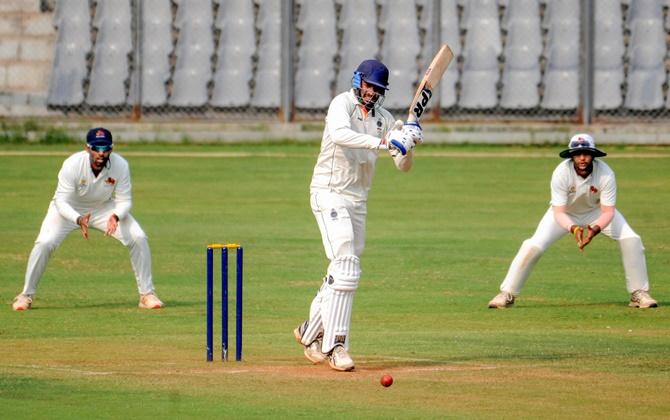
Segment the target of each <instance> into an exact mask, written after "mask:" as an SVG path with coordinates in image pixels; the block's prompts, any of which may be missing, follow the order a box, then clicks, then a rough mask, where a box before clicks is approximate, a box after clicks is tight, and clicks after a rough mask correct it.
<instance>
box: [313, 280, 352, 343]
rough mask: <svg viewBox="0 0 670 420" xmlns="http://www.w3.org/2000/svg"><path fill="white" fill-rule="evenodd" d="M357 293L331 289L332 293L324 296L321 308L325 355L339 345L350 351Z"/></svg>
mask: <svg viewBox="0 0 670 420" xmlns="http://www.w3.org/2000/svg"><path fill="white" fill-rule="evenodd" d="M355 293H356V291H354V290H334V289H330V293H328V294H327V295H326V296H324V299H323V300H322V306H321V319H322V321H323V344H322V345H321V351H322V352H323V353H329V352H330V351H331V350H332V349H333V347H335V344H338V343H339V344H342V345H343V346H344V348H345V349H349V324H351V308H352V307H353V304H354V294H355Z"/></svg>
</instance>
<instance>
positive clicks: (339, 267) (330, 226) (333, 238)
mask: <svg viewBox="0 0 670 420" xmlns="http://www.w3.org/2000/svg"><path fill="white" fill-rule="evenodd" d="M310 205H311V207H312V212H313V213H314V217H315V218H316V222H317V224H318V226H319V230H320V232H321V239H322V242H323V247H324V250H325V252H326V257H327V258H328V259H329V260H330V264H329V266H328V272H327V274H326V277H325V279H324V282H323V284H322V285H321V287H320V288H319V291H318V293H317V294H316V296H315V297H314V299H313V300H312V304H311V306H310V316H309V326H308V329H307V330H306V332H305V334H304V335H303V344H305V345H309V344H310V343H311V342H312V341H314V340H315V339H316V337H317V336H318V334H320V333H323V341H322V351H323V352H324V353H328V352H330V350H332V348H333V347H334V346H335V345H336V344H342V345H344V347H345V348H346V349H348V348H349V330H350V324H351V312H352V307H353V298H354V295H355V293H356V288H357V287H358V282H359V279H360V265H359V257H360V255H361V254H362V253H363V248H365V221H366V217H367V205H366V203H365V202H362V203H361V202H357V203H354V202H353V201H351V200H348V199H347V198H345V197H343V196H341V195H339V194H335V193H332V192H318V193H312V194H311V196H310Z"/></svg>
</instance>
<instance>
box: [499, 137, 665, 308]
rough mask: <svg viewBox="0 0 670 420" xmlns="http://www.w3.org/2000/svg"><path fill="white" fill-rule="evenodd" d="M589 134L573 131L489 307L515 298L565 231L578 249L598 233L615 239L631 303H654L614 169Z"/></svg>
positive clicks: (639, 243)
mask: <svg viewBox="0 0 670 420" xmlns="http://www.w3.org/2000/svg"><path fill="white" fill-rule="evenodd" d="M603 156H606V153H604V152H602V151H600V150H598V149H597V148H596V146H595V142H594V140H593V137H591V136H590V135H588V134H577V135H575V136H573V137H572V138H571V139H570V143H569V145H568V149H566V150H564V151H562V152H561V153H560V157H562V158H565V159H566V160H564V161H563V162H561V163H560V164H559V165H558V166H557V167H556V169H555V170H554V173H553V175H552V177H551V207H550V208H549V210H547V212H546V213H545V215H544V217H543V218H542V220H541V221H540V224H539V225H538V227H537V230H536V231H535V234H534V235H533V236H532V237H531V238H529V239H526V240H525V241H524V242H523V244H522V245H521V249H519V252H518V253H517V255H516V257H515V258H514V260H513V261H512V264H511V266H510V267H509V271H508V272H507V276H506V277H505V279H504V280H503V282H502V284H501V285H500V293H499V294H498V295H497V296H495V297H494V298H493V299H492V300H491V301H490V302H489V308H505V307H509V306H512V305H513V304H514V299H515V297H516V296H518V295H519V293H521V288H522V287H523V285H524V283H525V282H526V279H527V278H528V276H529V275H530V272H531V270H532V269H533V266H534V265H535V263H537V261H538V260H539V259H540V256H541V255H542V253H543V252H544V251H546V250H547V248H549V246H551V244H553V243H554V242H555V241H556V240H558V239H559V238H561V237H563V236H564V235H566V234H568V233H570V234H572V235H573V236H574V238H575V240H576V242H577V246H578V247H579V250H580V251H583V250H584V247H586V246H587V245H588V244H589V243H591V241H592V240H593V238H595V237H596V236H597V235H598V234H599V233H601V232H602V233H603V234H605V235H606V236H609V237H610V238H612V239H614V240H616V241H618V242H619V247H620V249H621V258H622V260H623V267H624V272H625V275H626V288H627V289H628V292H629V293H630V294H631V298H630V306H632V307H637V308H655V307H657V306H658V304H657V303H656V301H655V300H654V299H653V298H652V297H651V296H650V295H649V280H648V277H647V265H646V261H645V257H644V247H643V246H642V240H641V239H640V237H639V236H638V235H637V234H636V233H635V232H634V231H633V229H631V227H630V226H629V225H628V222H626V219H624V217H623V215H622V214H621V213H620V212H619V211H618V210H617V209H616V207H615V204H616V180H615V177H614V172H613V171H612V169H610V167H609V166H607V164H605V163H604V162H603V161H601V160H599V159H596V158H598V157H603Z"/></svg>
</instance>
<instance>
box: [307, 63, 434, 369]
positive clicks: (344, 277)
mask: <svg viewBox="0 0 670 420" xmlns="http://www.w3.org/2000/svg"><path fill="white" fill-rule="evenodd" d="M388 78H389V70H388V69H387V68H386V66H385V65H384V64H383V63H381V62H380V61H377V60H365V61H363V62H362V63H361V64H360V65H359V66H358V68H357V69H356V71H355V72H354V75H353V78H352V88H351V89H350V90H348V91H346V92H343V93H341V94H339V95H338V96H336V97H335V98H334V99H333V100H332V102H331V103H330V106H329V108H328V113H327V116H326V125H325V129H324V131H323V139H322V142H321V151H320V153H319V157H318V159H317V162H316V165H315V166H314V173H313V176H312V182H311V185H310V204H311V207H312V212H313V213H314V217H315V218H316V222H317V224H318V226H319V230H320V231H321V239H322V241H323V246H324V249H325V253H326V257H327V258H328V260H329V261H330V263H329V264H328V268H327V270H326V276H325V277H324V279H323V282H322V284H321V287H320V288H319V291H318V293H317V294H316V296H315V297H314V299H313V300H312V303H311V307H310V311H309V319H308V320H306V321H305V322H303V323H302V324H301V325H300V326H298V327H297V328H296V329H295V330H294V336H295V338H296V339H297V340H298V342H299V343H300V344H301V345H302V346H303V348H304V354H305V357H307V359H309V360H310V361H311V362H313V363H315V364H316V363H321V362H324V361H325V360H328V362H329V364H330V367H331V368H333V369H335V370H338V371H350V370H352V369H354V362H353V360H352V359H351V357H350V356H349V353H348V350H349V326H350V323H351V312H352V307H353V301H354V294H355V293H356V290H357V289H358V284H359V281H360V278H361V262H360V258H361V254H362V253H363V248H364V246H365V220H366V216H367V199H368V191H369V190H370V186H371V185H372V177H373V175H374V172H375V165H376V163H377V158H378V155H379V152H380V151H385V152H387V153H390V155H391V157H392V159H393V162H394V164H395V166H396V168H397V169H399V170H400V171H403V172H407V171H409V170H410V169H411V167H412V150H413V148H414V146H415V145H416V144H417V143H421V142H422V141H423V133H422V130H421V127H420V125H419V123H418V122H411V123H405V124H403V122H402V121H401V120H398V121H395V120H394V118H393V116H392V115H391V114H390V113H389V112H388V111H387V110H386V109H384V108H383V107H382V102H383V100H384V95H385V94H386V91H387V90H388V89H389V82H388Z"/></svg>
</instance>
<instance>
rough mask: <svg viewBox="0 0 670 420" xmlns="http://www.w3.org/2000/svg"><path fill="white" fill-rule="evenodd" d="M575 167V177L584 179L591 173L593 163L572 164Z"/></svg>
mask: <svg viewBox="0 0 670 420" xmlns="http://www.w3.org/2000/svg"><path fill="white" fill-rule="evenodd" d="M574 165H575V172H577V175H579V176H581V177H582V178H586V177H587V176H589V175H590V174H591V172H593V161H591V162H589V163H588V164H582V163H579V162H574Z"/></svg>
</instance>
